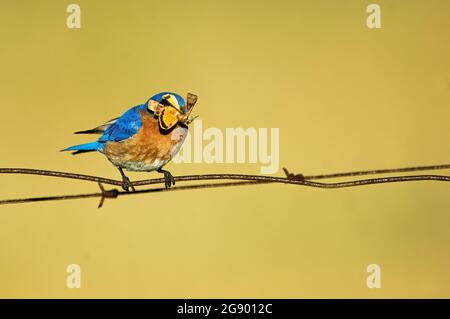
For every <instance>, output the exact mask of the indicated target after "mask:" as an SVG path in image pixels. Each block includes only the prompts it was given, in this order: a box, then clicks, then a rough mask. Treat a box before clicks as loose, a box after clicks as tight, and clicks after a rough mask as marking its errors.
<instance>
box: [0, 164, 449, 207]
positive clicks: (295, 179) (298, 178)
mask: <svg viewBox="0 0 450 319" xmlns="http://www.w3.org/2000/svg"><path fill="white" fill-rule="evenodd" d="M442 169H450V165H447V164H446V165H432V166H418V167H406V168H396V169H381V170H367V171H355V172H345V173H334V174H322V175H310V176H308V175H307V176H304V175H302V174H293V173H290V172H289V171H288V170H287V169H286V168H284V172H285V174H286V177H274V176H259V175H244V174H204V175H186V176H178V177H176V178H175V179H176V181H177V182H180V181H204V180H227V179H228V180H237V181H234V182H221V183H208V184H196V185H183V186H175V187H172V188H169V189H166V188H150V189H142V190H137V191H135V192H125V191H119V190H117V189H112V190H105V189H104V187H103V184H107V185H114V186H121V185H122V182H121V181H118V180H113V179H108V178H103V177H98V176H91V175H83V174H75V173H67V172H57V171H48V170H38V169H25V168H0V174H31V175H42V176H52V177H59V178H69V179H77V180H85V181H91V182H96V183H98V184H99V186H100V191H101V192H97V193H88V194H75V195H61V196H46V197H32V198H21V199H9V200H0V205H6V204H18V203H29V202H40V201H54V200H68V199H81V198H92V197H100V204H99V207H101V206H102V205H103V203H104V200H105V199H106V198H117V197H119V196H123V195H136V194H143V193H154V192H166V191H177V190H189V189H199V188H218V187H229V186H242V185H252V184H267V183H284V184H294V185H302V186H307V187H315V188H325V189H335V188H344V187H355V186H363V185H372V184H382V183H395V182H410V181H425V180H428V181H443V182H450V176H445V175H409V176H392V177H381V178H370V179H360V180H352V181H344V182H337V183H321V182H315V181H313V180H317V179H331V178H338V177H340V178H342V177H351V176H362V175H376V174H388V173H398V172H417V171H426V170H442ZM158 183H164V179H163V178H154V179H146V180H140V181H136V182H133V183H132V184H133V186H145V185H153V184H158Z"/></svg>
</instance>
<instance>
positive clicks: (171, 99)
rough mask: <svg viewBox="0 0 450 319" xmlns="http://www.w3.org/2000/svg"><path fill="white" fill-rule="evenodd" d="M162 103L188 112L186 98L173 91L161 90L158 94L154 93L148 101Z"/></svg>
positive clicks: (149, 102)
mask: <svg viewBox="0 0 450 319" xmlns="http://www.w3.org/2000/svg"><path fill="white" fill-rule="evenodd" d="M155 102H156V103H157V104H162V105H168V106H172V107H174V108H176V109H177V110H178V111H180V112H181V113H185V112H186V102H185V101H184V99H183V98H182V97H181V96H179V95H178V94H176V93H172V92H161V93H158V94H155V95H153V96H152V97H151V98H150V99H149V100H148V102H147V104H149V105H150V104H153V103H155Z"/></svg>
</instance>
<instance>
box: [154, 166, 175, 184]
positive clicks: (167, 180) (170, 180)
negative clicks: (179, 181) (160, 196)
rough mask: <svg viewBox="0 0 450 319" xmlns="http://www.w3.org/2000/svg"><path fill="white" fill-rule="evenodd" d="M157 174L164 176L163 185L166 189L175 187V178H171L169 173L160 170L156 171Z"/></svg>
mask: <svg viewBox="0 0 450 319" xmlns="http://www.w3.org/2000/svg"><path fill="white" fill-rule="evenodd" d="M158 173H163V174H164V185H165V186H166V188H170V187H171V186H172V185H175V178H173V176H172V174H170V172H169V171H166V170H163V169H162V168H160V169H158Z"/></svg>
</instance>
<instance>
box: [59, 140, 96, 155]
mask: <svg viewBox="0 0 450 319" xmlns="http://www.w3.org/2000/svg"><path fill="white" fill-rule="evenodd" d="M101 146H102V143H99V142H92V143H86V144H79V145H74V146H71V147H68V148H65V149H63V150H62V151H76V152H75V153H73V154H79V153H85V152H93V151H99V150H100V149H101Z"/></svg>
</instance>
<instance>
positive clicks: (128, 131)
mask: <svg viewBox="0 0 450 319" xmlns="http://www.w3.org/2000/svg"><path fill="white" fill-rule="evenodd" d="M146 107H147V106H146V104H141V105H138V106H135V107H133V108H131V109H129V110H128V111H126V112H125V113H124V114H123V115H122V116H121V117H120V118H119V119H118V120H117V121H116V122H114V124H112V125H111V126H109V127H108V128H107V129H106V130H105V133H103V135H102V136H101V137H100V138H99V139H98V141H99V142H103V143H106V142H108V141H114V142H119V141H122V140H125V139H127V138H129V137H131V136H133V135H134V134H136V133H137V132H138V131H139V129H140V128H141V126H142V120H141V114H140V111H141V110H145V109H146Z"/></svg>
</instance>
